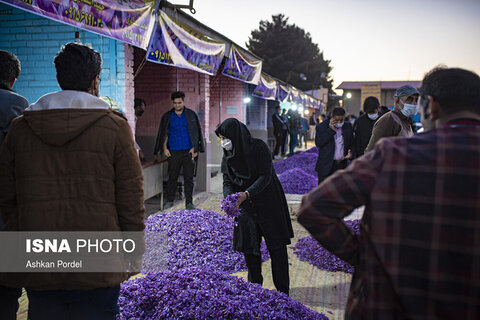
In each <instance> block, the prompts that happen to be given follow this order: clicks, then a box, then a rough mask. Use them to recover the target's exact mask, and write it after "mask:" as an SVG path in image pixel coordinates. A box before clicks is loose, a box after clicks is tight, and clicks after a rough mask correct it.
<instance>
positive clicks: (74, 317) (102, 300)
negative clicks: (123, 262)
mask: <svg viewBox="0 0 480 320" xmlns="http://www.w3.org/2000/svg"><path fill="white" fill-rule="evenodd" d="M27 294H28V300H29V302H28V303H29V305H28V319H31V320H52V319H56V320H115V319H116V316H117V314H118V311H119V308H118V296H119V294H120V286H119V285H118V286H114V287H109V288H98V289H93V290H52V291H50V290H47V291H34V290H28V289H27Z"/></svg>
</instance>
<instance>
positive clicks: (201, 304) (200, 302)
mask: <svg viewBox="0 0 480 320" xmlns="http://www.w3.org/2000/svg"><path fill="white" fill-rule="evenodd" d="M118 304H119V307H120V313H119V315H118V316H117V319H118V320H124V319H125V320H126V319H145V320H148V319H152V320H156V319H216V320H221V319H225V320H226V319H279V320H280V319H285V320H287V319H289V320H290V319H318V320H326V319H328V318H327V317H326V316H325V315H323V314H320V313H317V312H315V311H313V310H310V309H308V308H307V307H305V306H304V305H303V304H301V303H300V302H298V301H295V300H293V299H292V298H290V297H288V296H287V295H286V294H283V293H280V292H277V291H272V290H267V289H264V288H262V287H261V286H260V285H258V284H253V283H249V282H246V281H244V280H243V279H240V278H237V277H234V276H230V275H228V274H226V273H224V272H219V271H216V270H215V269H214V268H209V267H207V268H189V269H180V270H174V271H171V272H165V273H158V274H148V275H147V276H146V277H144V278H137V279H135V280H130V281H126V282H124V283H123V284H122V285H121V291H120V297H119V299H118Z"/></svg>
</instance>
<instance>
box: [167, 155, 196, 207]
mask: <svg viewBox="0 0 480 320" xmlns="http://www.w3.org/2000/svg"><path fill="white" fill-rule="evenodd" d="M170 154H171V155H172V156H171V157H170V158H168V183H167V201H168V202H173V200H175V192H176V191H177V182H178V176H179V175H180V169H182V168H183V187H184V189H185V203H186V204H189V203H192V201H193V173H194V170H195V160H194V159H192V156H191V154H190V153H189V152H188V150H180V151H176V150H171V151H170Z"/></svg>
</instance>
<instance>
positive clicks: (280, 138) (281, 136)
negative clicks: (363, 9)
mask: <svg viewBox="0 0 480 320" xmlns="http://www.w3.org/2000/svg"><path fill="white" fill-rule="evenodd" d="M286 139H287V130H282V131H281V132H277V134H276V135H275V149H274V150H273V155H274V156H276V155H278V152H279V151H280V148H281V149H282V155H284V154H285V140H286Z"/></svg>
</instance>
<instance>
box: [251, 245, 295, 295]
mask: <svg viewBox="0 0 480 320" xmlns="http://www.w3.org/2000/svg"><path fill="white" fill-rule="evenodd" d="M268 252H269V253H270V259H271V260H272V276H273V284H274V285H275V288H277V291H280V292H283V293H286V294H288V292H289V291H290V276H289V274H288V254H287V246H282V247H281V248H278V249H274V250H270V249H268ZM245 262H246V264H247V268H248V281H250V282H252V283H258V284H260V285H262V284H263V277H262V257H261V256H257V255H253V254H246V253H245Z"/></svg>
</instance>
